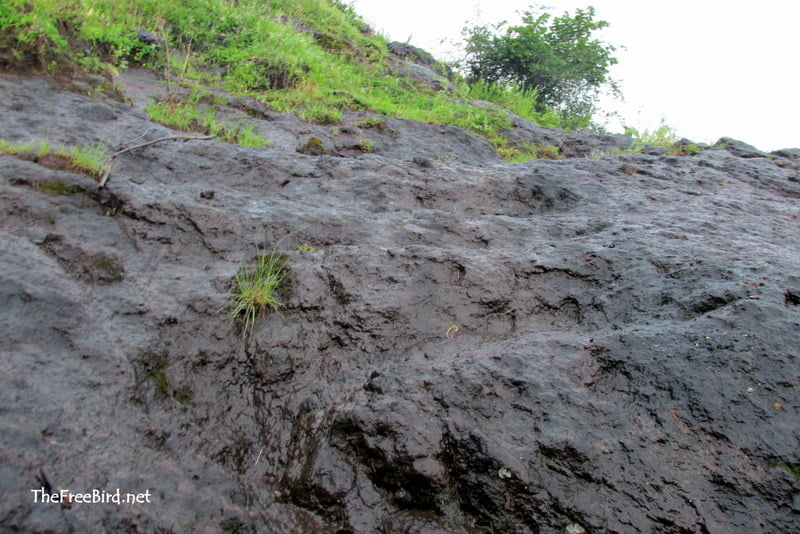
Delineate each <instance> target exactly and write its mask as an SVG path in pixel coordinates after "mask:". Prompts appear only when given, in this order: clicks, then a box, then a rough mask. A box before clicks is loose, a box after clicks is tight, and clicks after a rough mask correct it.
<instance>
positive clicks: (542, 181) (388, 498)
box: [0, 74, 800, 534]
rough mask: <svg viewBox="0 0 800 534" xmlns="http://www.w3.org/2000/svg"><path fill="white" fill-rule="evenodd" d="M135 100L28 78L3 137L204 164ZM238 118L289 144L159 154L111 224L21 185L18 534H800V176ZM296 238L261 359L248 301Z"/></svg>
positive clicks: (753, 159)
mask: <svg viewBox="0 0 800 534" xmlns="http://www.w3.org/2000/svg"><path fill="white" fill-rule="evenodd" d="M125 86H126V88H127V91H128V94H129V95H130V96H131V97H133V98H134V100H135V101H136V103H135V104H133V105H131V104H122V103H118V102H115V101H113V100H109V99H106V98H104V97H102V96H95V97H94V98H93V99H90V98H88V97H85V96H81V95H79V94H75V93H71V92H65V91H60V90H57V89H53V88H50V87H49V86H48V84H47V82H46V81H44V80H42V79H39V78H30V77H16V76H5V77H2V78H0V123H2V131H3V136H5V138H6V139H7V140H12V141H25V140H32V139H35V138H38V139H44V138H47V139H49V140H50V142H52V143H55V144H57V143H62V144H80V143H93V142H97V141H102V142H104V143H106V144H107V145H108V146H111V147H114V148H119V147H122V146H125V145H126V143H128V142H130V141H131V140H132V139H134V138H136V137H137V136H139V135H141V134H146V135H145V137H143V138H142V139H154V138H156V137H159V136H163V135H171V134H175V132H171V131H170V130H168V129H166V128H164V127H162V126H159V125H156V124H153V123H151V122H149V121H148V120H147V119H146V117H145V116H144V114H143V113H142V112H141V105H142V102H144V101H145V99H146V98H147V96H148V95H149V94H151V93H153V92H157V91H158V89H157V86H156V85H154V84H152V83H150V81H149V80H148V79H147V78H146V77H144V75H141V74H140V75H136V74H132V75H130V76H129V78H128V79H127V80H125ZM243 110H244V111H243ZM248 110H249V112H250V114H249V115H248V114H247V113H246V111H248ZM221 112H224V113H227V114H229V116H230V117H239V116H241V117H242V120H245V119H246V120H248V121H251V123H252V124H254V125H255V127H256V130H255V131H256V133H259V134H261V135H263V136H264V137H266V138H268V139H270V140H272V141H273V143H272V145H271V146H270V147H269V148H266V149H263V148H260V149H257V148H244V147H241V146H237V145H229V144H224V143H219V142H216V141H189V142H179V141H174V142H164V143H159V144H155V145H151V146H148V147H146V148H142V149H140V150H137V151H135V152H132V153H128V154H124V155H122V156H120V157H119V158H118V160H117V161H116V164H115V167H114V170H113V173H112V177H111V181H110V183H109V186H108V188H107V189H105V190H103V191H98V190H97V187H96V183H95V182H94V181H93V180H92V179H91V178H89V177H87V176H85V175H81V174H75V173H70V172H66V171H62V170H56V169H52V168H49V167H47V166H45V165H42V164H39V163H36V162H34V161H27V160H23V159H19V158H16V157H14V156H11V155H4V156H0V178H2V179H0V205H2V212H1V214H0V264H1V265H2V268H0V299H1V300H2V302H3V311H2V314H0V320H2V338H0V370H1V371H2V372H0V391H2V398H3V401H2V408H0V435H1V436H2V445H3V446H2V448H0V458H2V461H1V462H0V475H1V476H0V487H2V495H3V497H2V502H1V503H0V525H2V527H3V529H4V530H12V531H13V530H20V531H37V532H88V531H99V530H105V531H108V532H118V531H131V532H220V531H222V532H339V533H345V532H353V533H371V532H383V533H386V534H390V533H391V534H395V533H412V532H413V533H444V532H521V533H555V532H571V533H577V532H626V533H627V532H630V533H634V532H660V533H677V532H702V533H714V534H716V533H720V534H721V533H753V532H792V531H797V530H798V529H800V456H798V454H799V453H798V440H799V439H800V433H798V428H800V426H799V425H798V423H800V416H798V409H800V397H799V396H798V347H800V307H799V305H800V252H798V251H799V250H800V239H799V238H798V236H800V221H799V220H798V215H799V214H800V207H799V206H798V199H800V183H798V169H797V167H798V165H797V164H798V161H799V160H800V158H798V152H797V151H791V150H790V151H785V152H783V153H781V154H778V155H766V154H761V153H758V152H757V151H748V150H746V149H744V148H742V145H741V144H737V143H734V142H732V141H731V142H729V143H728V145H727V146H728V149H727V150H726V149H714V150H707V151H704V152H702V153H701V154H699V155H695V156H684V157H673V156H655V155H632V154H622V155H605V156H604V155H602V153H603V151H604V150H608V149H609V148H614V147H618V146H620V144H621V143H623V142H624V141H622V140H620V139H614V138H602V137H587V136H578V135H575V134H569V135H567V134H563V133H559V132H552V131H549V132H543V131H541V130H538V129H536V128H535V127H533V126H532V125H529V124H527V125H525V124H521V123H520V124H519V125H518V126H519V128H520V130H519V132H518V134H519V135H521V136H524V135H529V136H531V139H533V138H534V136H536V135H539V136H544V137H546V138H547V139H548V140H550V144H560V146H561V149H562V153H563V154H565V155H568V156H572V157H570V158H567V159H562V160H555V161H548V160H534V161H530V162H527V163H521V164H516V165H509V164H504V163H502V161H501V160H500V158H498V157H497V154H496V153H495V152H494V150H493V149H492V148H491V147H490V146H489V145H488V144H486V143H485V142H484V141H483V140H482V139H480V138H477V137H475V136H472V135H470V134H467V133H465V132H463V131H460V130H458V129H455V128H446V127H438V126H428V125H423V124H418V123H411V122H407V121H399V120H388V121H385V122H384V123H383V124H382V125H381V126H380V127H378V126H377V125H372V126H373V127H371V128H367V127H366V125H367V123H361V124H362V125H361V126H357V125H356V123H357V122H358V121H359V120H361V119H363V118H364V117H363V116H360V115H352V116H350V117H348V121H347V122H348V124H346V125H344V126H342V125H340V126H337V127H336V130H335V129H334V127H324V126H314V125H309V124H305V123H302V122H300V121H299V120H297V119H296V118H294V117H293V116H290V115H281V114H277V113H273V112H270V111H269V110H264V109H258V107H257V106H256V105H255V104H254V103H249V102H246V101H232V102H231V106H229V107H224V108H223V109H222V111H221ZM526 129H527V130H528V133H527V134H526V133H525V130H526ZM148 132H149V133H148ZM312 137H313V138H316V139H318V140H319V141H320V145H321V146H322V150H319V151H311V152H313V154H316V155H313V154H303V153H301V152H309V150H305V149H304V147H305V148H308V147H309V146H310V145H308V141H309V140H310V139H311V138H312ZM364 140H366V141H369V142H371V143H372V145H369V144H365V143H363V142H362V141H364ZM312 144H314V143H312ZM365 148H369V149H371V150H372V153H368V152H369V150H365ZM745 148H746V147H745ZM298 149H300V152H298ZM590 156H591V157H590ZM40 163H43V162H40ZM59 181H60V182H59ZM53 183H63V185H64V186H65V187H64V188H59V189H56V191H60V192H62V193H64V194H53V191H54V188H52V187H50V188H48V187H43V185H46V184H53ZM292 232H296V233H294V234H292V235H290V236H289V237H288V238H286V239H284V241H282V242H281V243H280V246H279V250H280V252H281V253H283V254H285V255H286V256H287V258H288V266H289V267H290V269H291V276H290V280H289V284H288V287H287V289H286V290H285V291H284V293H283V294H282V295H281V298H282V299H283V300H284V302H285V304H286V306H285V307H284V308H283V309H282V310H281V311H280V312H279V313H270V314H268V315H266V316H264V317H261V318H260V319H259V321H258V322H257V324H256V327H255V331H254V333H253V335H252V336H251V337H249V338H247V339H246V340H244V341H243V339H242V335H241V331H240V330H239V329H238V328H237V327H236V325H232V324H231V321H230V319H229V317H228V314H227V306H228V304H229V302H230V298H229V294H230V292H231V291H232V287H233V277H234V275H235V274H236V272H237V270H238V269H239V267H240V265H241V262H242V261H243V259H244V260H246V261H249V260H250V258H252V257H253V256H254V255H255V254H256V253H257V251H258V248H257V247H259V246H262V247H270V246H273V245H274V244H275V243H277V242H278V241H279V240H281V238H284V237H285V236H287V235H289V234H290V233H292ZM45 479H46V481H45ZM45 482H46V483H47V484H50V485H51V486H52V487H53V488H56V487H62V488H68V489H70V490H71V491H73V492H83V491H91V490H93V489H100V490H106V491H114V490H115V489H116V488H120V489H121V491H122V492H123V493H124V492H133V493H138V492H145V491H149V492H150V495H151V499H150V500H151V502H150V503H141V504H136V505H135V506H134V505H123V506H117V505H115V504H80V503H73V504H72V505H71V507H62V506H58V505H44V504H40V503H34V502H33V495H32V494H31V490H32V489H35V488H40V487H42V486H43V485H45Z"/></svg>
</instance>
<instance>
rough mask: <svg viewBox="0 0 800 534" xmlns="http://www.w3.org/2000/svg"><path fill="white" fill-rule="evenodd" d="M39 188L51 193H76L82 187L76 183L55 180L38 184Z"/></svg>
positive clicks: (65, 194) (66, 194)
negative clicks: (68, 183)
mask: <svg viewBox="0 0 800 534" xmlns="http://www.w3.org/2000/svg"><path fill="white" fill-rule="evenodd" d="M37 188H38V189H40V190H41V191H44V192H45V193H47V194H50V195H64V196H69V195H74V194H75V193H77V192H78V191H80V188H79V187H78V186H75V185H67V184H65V183H64V181H63V180H54V181H52V182H42V183H40V184H38V185H37Z"/></svg>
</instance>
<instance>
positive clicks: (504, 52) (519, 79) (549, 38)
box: [464, 7, 618, 127]
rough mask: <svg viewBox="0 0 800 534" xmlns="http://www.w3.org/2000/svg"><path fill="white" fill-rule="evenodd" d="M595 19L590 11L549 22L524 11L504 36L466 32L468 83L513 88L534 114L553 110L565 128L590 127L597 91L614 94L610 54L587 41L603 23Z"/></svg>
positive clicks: (498, 29)
mask: <svg viewBox="0 0 800 534" xmlns="http://www.w3.org/2000/svg"><path fill="white" fill-rule="evenodd" d="M594 16H595V11H594V8H593V7H588V8H586V9H585V10H584V9H578V10H576V11H575V15H574V16H570V15H569V13H564V15H562V16H561V17H556V18H554V19H552V20H551V16H550V14H549V13H541V12H538V13H537V12H530V11H526V12H524V14H523V17H522V23H523V24H522V25H521V26H511V27H509V28H507V29H506V30H505V32H502V30H503V28H504V26H505V23H502V24H500V25H498V26H495V27H494V28H489V27H486V26H476V27H473V28H466V29H465V30H464V37H465V38H466V43H467V54H468V56H467V65H466V66H467V69H468V71H469V79H470V81H472V82H478V81H483V82H486V83H488V84H490V85H499V86H501V87H506V86H511V87H514V88H517V89H518V90H520V91H522V92H523V94H527V96H528V98H527V100H531V101H533V102H534V104H535V111H536V112H538V113H547V112H548V110H551V109H556V110H557V112H558V115H559V116H560V117H561V120H562V123H563V124H565V125H566V126H571V127H586V126H589V124H590V121H591V117H592V114H593V113H594V111H595V106H596V102H597V98H598V96H599V94H600V91H601V89H603V88H608V89H610V90H611V91H612V92H613V93H617V92H618V90H617V88H616V86H615V84H614V82H613V81H611V80H610V78H609V76H608V69H609V67H610V66H611V65H614V64H616V63H617V60H616V58H615V57H613V55H612V54H613V52H614V50H615V49H614V47H613V46H611V45H608V44H606V43H603V42H601V41H599V40H598V39H593V38H592V33H593V32H595V31H597V30H601V29H603V28H605V27H606V26H608V23H607V22H605V21H595V20H594Z"/></svg>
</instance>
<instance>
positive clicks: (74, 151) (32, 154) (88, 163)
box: [0, 140, 108, 178]
mask: <svg viewBox="0 0 800 534" xmlns="http://www.w3.org/2000/svg"><path fill="white" fill-rule="evenodd" d="M0 154H10V155H13V156H16V157H19V158H21V159H27V160H30V161H34V162H36V163H39V164H40V165H43V166H45V167H50V168H53V169H58V170H64V171H73V172H81V173H84V174H88V175H90V176H92V177H95V178H99V177H100V176H102V174H103V171H104V170H105V165H106V159H107V157H108V150H107V149H106V147H105V145H103V144H102V143H95V144H91V145H78V146H69V147H64V146H53V145H52V144H50V142H49V141H47V140H45V141H36V142H33V143H9V142H7V141H3V140H0Z"/></svg>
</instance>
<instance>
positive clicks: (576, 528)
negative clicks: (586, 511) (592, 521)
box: [564, 523, 586, 534]
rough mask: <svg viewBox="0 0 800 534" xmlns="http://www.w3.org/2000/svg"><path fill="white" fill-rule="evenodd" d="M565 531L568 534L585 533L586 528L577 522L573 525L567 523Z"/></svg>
mask: <svg viewBox="0 0 800 534" xmlns="http://www.w3.org/2000/svg"><path fill="white" fill-rule="evenodd" d="M564 531H565V532H566V533H567V534H584V533H585V532H586V529H585V528H583V527H582V526H580V525H579V524H577V523H572V524H571V525H567V528H565V529H564Z"/></svg>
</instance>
